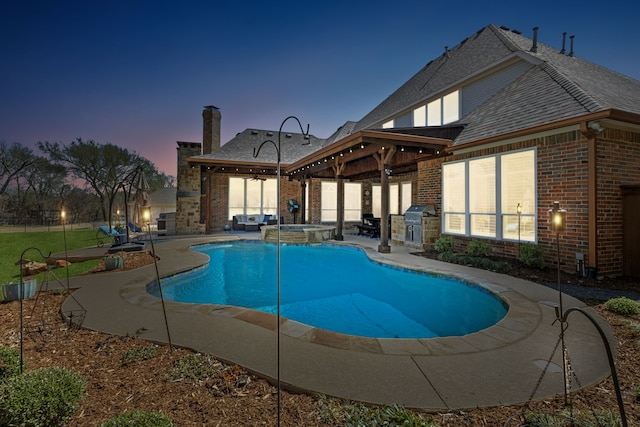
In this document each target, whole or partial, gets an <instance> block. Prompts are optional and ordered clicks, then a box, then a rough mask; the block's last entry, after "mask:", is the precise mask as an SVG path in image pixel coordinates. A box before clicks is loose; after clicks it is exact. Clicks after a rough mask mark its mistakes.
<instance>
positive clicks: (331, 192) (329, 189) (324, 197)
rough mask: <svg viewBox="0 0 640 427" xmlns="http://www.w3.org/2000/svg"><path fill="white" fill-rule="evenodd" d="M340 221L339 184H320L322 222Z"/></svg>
mask: <svg viewBox="0 0 640 427" xmlns="http://www.w3.org/2000/svg"><path fill="white" fill-rule="evenodd" d="M337 219H338V183H337V182H333V181H322V182H321V183H320V221H322V222H330V221H333V222H335V221H336V220H337Z"/></svg>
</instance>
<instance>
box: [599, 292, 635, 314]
mask: <svg viewBox="0 0 640 427" xmlns="http://www.w3.org/2000/svg"><path fill="white" fill-rule="evenodd" d="M604 308H606V309H607V310H609V311H611V312H613V313H616V314H621V315H623V316H628V315H631V314H638V313H640V306H638V303H637V302H635V301H634V300H632V299H629V298H627V297H619V298H613V299H610V300H608V301H607V302H605V303H604Z"/></svg>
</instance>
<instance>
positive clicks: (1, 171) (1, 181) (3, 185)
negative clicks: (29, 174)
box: [0, 141, 35, 194]
mask: <svg viewBox="0 0 640 427" xmlns="http://www.w3.org/2000/svg"><path fill="white" fill-rule="evenodd" d="M34 161H35V156H34V155H33V152H32V151H31V150H30V149H29V148H27V147H25V146H22V145H20V144H18V143H13V144H6V143H5V142H4V141H0V194H4V193H5V191H7V187H9V184H10V183H11V181H14V180H15V179H16V178H17V177H19V176H20V173H22V171H24V169H25V168H27V167H29V166H30V165H31V164H33V162H34Z"/></svg>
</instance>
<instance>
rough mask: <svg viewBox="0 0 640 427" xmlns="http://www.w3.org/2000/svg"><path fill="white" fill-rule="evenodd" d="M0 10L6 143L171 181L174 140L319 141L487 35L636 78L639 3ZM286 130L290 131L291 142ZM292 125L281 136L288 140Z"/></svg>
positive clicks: (248, 1) (12, 6)
mask: <svg viewBox="0 0 640 427" xmlns="http://www.w3.org/2000/svg"><path fill="white" fill-rule="evenodd" d="M1 11H2V12H1V13H0V53H1V56H0V57H1V58H2V61H1V65H0V77H1V78H0V99H1V102H0V141H5V142H6V143H13V142H19V143H21V144H24V145H27V146H29V147H32V148H34V150H35V144H36V143H37V142H38V141H51V142H55V141H59V142H62V143H65V144H68V143H70V142H71V141H73V140H74V139H75V138H78V137H80V138H83V139H93V140H95V141H97V142H99V143H112V144H116V145H120V146H123V147H126V148H128V149H130V150H134V151H136V152H138V153H139V154H141V155H143V156H144V157H146V158H148V159H149V160H151V161H152V162H154V163H155V164H156V166H157V167H158V169H159V170H161V171H163V172H165V173H166V174H169V175H175V173H176V141H194V142H200V141H201V140H202V116H201V113H202V107H203V106H205V105H215V106H217V107H219V108H220V111H221V113H222V141H223V143H224V142H226V141H228V140H229V139H231V138H232V137H233V136H234V135H235V134H237V133H238V132H241V131H243V130H244V129H246V128H259V129H272V130H278V128H279V127H280V123H281V122H282V120H283V119H284V118H285V117H287V116H288V115H296V116H297V117H298V118H299V119H300V120H301V121H302V122H303V124H305V125H306V124H307V123H309V124H310V130H311V133H312V134H314V135H315V136H317V137H320V138H326V137H328V136H329V135H330V134H331V133H333V132H334V131H335V130H336V129H337V128H338V127H339V126H341V125H342V124H343V123H344V122H345V121H347V120H354V121H356V120H359V119H361V118H362V117H363V116H364V115H365V114H366V113H368V112H369V111H370V110H371V109H372V108H373V107H375V106H376V105H377V104H378V103H380V102H381V101H383V100H384V99H385V98H386V97H387V96H389V95H390V94H391V93H392V92H393V91H394V90H396V89H397V88H398V87H399V86H400V85H401V84H403V83H404V82H405V81H406V80H408V79H409V78H410V77H411V76H413V75H414V74H415V73H416V72H418V71H419V70H420V69H421V68H422V67H423V66H424V65H425V64H426V63H427V62H429V61H430V60H432V59H435V58H436V57H438V56H439V55H441V54H442V53H443V52H444V48H445V46H449V47H450V48H452V47H454V46H455V45H457V44H458V43H459V42H461V41H462V40H463V39H465V38H466V37H468V36H471V35H472V34H474V33H475V32H476V31H478V30H479V29H481V28H482V27H484V26H486V25H489V24H496V25H499V26H506V27H509V28H512V29H517V30H519V31H521V32H522V33H523V35H525V36H527V37H532V34H533V33H532V28H533V27H535V26H538V27H539V28H540V30H539V34H538V35H539V41H540V42H542V43H544V44H547V45H550V46H553V47H556V48H558V49H559V48H560V47H561V44H562V33H563V32H565V31H566V32H567V49H568V47H569V41H568V36H569V35H575V41H574V46H575V48H574V50H575V54H576V56H579V57H581V58H584V59H586V60H589V61H592V62H595V63H597V64H600V65H603V66H605V67H607V68H609V69H612V70H614V71H617V72H620V73H622V74H626V75H628V76H630V77H633V78H635V79H640V32H639V31H638V24H637V19H638V12H639V7H638V6H637V5H636V3H635V2H631V1H628V0H610V1H607V2H585V1H573V0H570V1H548V0H544V1H535V0H530V1H521V2H513V1H509V2H491V1H484V2H480V1H458V2H447V1H443V2H430V1H424V0H416V1H401V0H400V1H378V0H368V1H348V0H346V1H345V0H341V1H314V2H311V1H308V2H305V1H303V0H299V1H296V2H293V1H267V0H265V1H254V0H245V1H235V0H229V1H226V0H225V1H222V0H219V1H216V0H208V1H189V0H186V1H173V2H171V1H162V0H155V1H137V0H129V1H102V2H101V1H86V0H82V1H75V0H74V1H67V0H56V1H49V0H46V1H44V0H43V1H31V0H5V1H3V2H2V9H1ZM293 125H294V123H288V124H287V127H285V129H288V130H290V131H296V128H295V127H294V126H293ZM288 126H291V128H289V127H288Z"/></svg>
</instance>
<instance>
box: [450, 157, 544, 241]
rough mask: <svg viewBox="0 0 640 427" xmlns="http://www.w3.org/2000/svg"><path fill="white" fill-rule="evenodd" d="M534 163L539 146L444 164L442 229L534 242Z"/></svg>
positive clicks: (455, 232)
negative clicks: (518, 211) (518, 210)
mask: <svg viewBox="0 0 640 427" xmlns="http://www.w3.org/2000/svg"><path fill="white" fill-rule="evenodd" d="M535 165H536V160H535V150H524V151H518V152H512V153H506V154H501V155H496V156H488V157H482V158H477V159H470V160H465V161H461V162H455V163H447V164H444V165H443V167H442V206H443V208H442V209H443V225H442V229H443V232H445V233H450V234H462V235H467V236H478V237H491V238H496V239H499V240H517V239H518V238H520V239H521V240H522V241H531V242H535V241H536V227H535V224H536V200H537V197H536V173H535ZM518 204H520V206H521V209H522V212H521V215H520V217H518V214H517V206H518ZM518 219H520V222H518Z"/></svg>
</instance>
